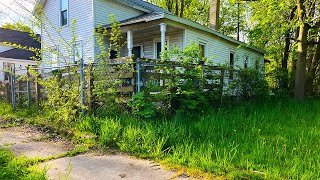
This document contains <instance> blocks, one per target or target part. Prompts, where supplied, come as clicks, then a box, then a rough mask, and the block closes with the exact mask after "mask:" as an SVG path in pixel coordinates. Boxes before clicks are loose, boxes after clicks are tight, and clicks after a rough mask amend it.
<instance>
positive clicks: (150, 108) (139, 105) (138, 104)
mask: <svg viewBox="0 0 320 180" xmlns="http://www.w3.org/2000/svg"><path fill="white" fill-rule="evenodd" d="M128 106H129V107H131V110H132V113H133V114H135V115H138V116H140V117H143V118H151V117H154V116H155V115H156V111H155V108H156V103H155V102H152V100H151V98H150V97H148V96H145V94H144V92H141V93H137V94H135V95H133V97H132V99H131V101H130V102H129V103H128Z"/></svg>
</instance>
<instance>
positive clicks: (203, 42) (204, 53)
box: [198, 38, 208, 61]
mask: <svg viewBox="0 0 320 180" xmlns="http://www.w3.org/2000/svg"><path fill="white" fill-rule="evenodd" d="M198 45H199V48H200V45H201V46H204V51H203V55H204V56H203V58H208V41H206V40H204V39H200V38H199V39H198ZM200 61H202V59H200Z"/></svg>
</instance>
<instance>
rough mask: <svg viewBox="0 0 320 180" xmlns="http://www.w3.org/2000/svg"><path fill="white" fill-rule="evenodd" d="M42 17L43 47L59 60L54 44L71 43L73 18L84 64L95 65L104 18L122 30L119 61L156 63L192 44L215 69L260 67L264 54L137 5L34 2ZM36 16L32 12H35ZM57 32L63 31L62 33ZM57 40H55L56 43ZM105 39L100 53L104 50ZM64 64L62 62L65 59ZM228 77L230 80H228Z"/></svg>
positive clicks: (96, 0) (114, 0)
mask: <svg viewBox="0 0 320 180" xmlns="http://www.w3.org/2000/svg"><path fill="white" fill-rule="evenodd" d="M38 2H39V4H40V5H41V6H42V7H43V12H44V14H45V16H42V28H41V33H42V36H41V37H42V44H43V45H42V46H43V47H42V48H43V49H44V48H45V47H50V48H51V49H56V50H58V52H59V53H58V54H60V55H62V56H63V54H66V53H68V52H70V50H67V49H66V48H65V47H64V46H63V44H61V43H59V42H71V40H72V33H73V31H72V26H71V24H72V23H71V22H72V21H73V20H74V19H76V23H75V24H76V30H75V33H76V34H77V37H78V40H77V42H75V43H74V45H73V48H74V51H73V52H81V57H83V59H84V61H85V62H90V61H94V59H95V57H96V56H97V55H98V54H99V46H98V45H97V42H96V40H95V38H94V30H95V29H96V28H97V27H100V26H103V27H104V28H110V25H109V24H110V22H109V16H108V15H109V14H113V15H115V17H116V18H117V19H118V21H120V23H121V31H122V33H123V37H125V40H123V42H127V45H126V47H124V48H122V49H121V51H120V52H113V53H112V54H115V53H121V54H120V55H121V56H131V55H135V56H136V57H142V58H148V59H158V58H159V54H160V52H161V51H163V50H164V49H165V44H167V45H168V47H169V48H170V47H172V46H178V47H180V48H181V49H183V48H184V47H186V46H187V45H188V44H189V43H191V42H196V43H198V44H199V46H200V48H201V49H202V50H203V56H205V57H207V58H209V59H212V61H213V62H214V63H216V64H223V65H225V64H227V65H230V66H234V67H235V66H240V67H244V68H245V67H249V66H252V67H258V66H263V65H264V51H262V50H259V49H257V48H254V47H251V46H247V45H246V44H245V43H243V42H240V41H237V40H235V39H233V38H230V37H228V36H225V35H223V34H221V33H219V32H217V31H215V30H213V29H210V28H208V27H205V26H202V25H200V24H198V23H195V22H192V21H190V20H187V19H183V18H180V17H177V16H175V15H172V14H171V13H170V12H168V11H166V10H164V9H162V8H160V7H157V6H155V5H153V4H150V3H147V2H145V1H142V0H39V1H38ZM35 10H36V11H37V9H35ZM61 29H62V30H61ZM59 39H60V40H59ZM108 44H109V42H108V40H105V48H106V49H107V48H108ZM46 57H47V58H45V59H46V60H47V61H50V60H51V61H52V63H51V64H54V65H57V64H59V63H63V62H66V61H75V57H74V56H73V55H72V54H71V56H69V57H67V58H66V57H60V56H59V55H54V54H51V55H48V56H46ZM66 59H67V60H66ZM230 78H232V77H231V76H230Z"/></svg>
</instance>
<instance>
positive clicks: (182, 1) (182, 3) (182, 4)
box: [180, 0, 184, 17]
mask: <svg viewBox="0 0 320 180" xmlns="http://www.w3.org/2000/svg"><path fill="white" fill-rule="evenodd" d="M183 15H184V0H181V7H180V17H183Z"/></svg>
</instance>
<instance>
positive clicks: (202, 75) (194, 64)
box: [129, 43, 219, 118]
mask: <svg viewBox="0 0 320 180" xmlns="http://www.w3.org/2000/svg"><path fill="white" fill-rule="evenodd" d="M161 59H162V60H161V61H159V62H156V64H154V66H153V69H152V74H150V77H145V85H144V88H143V89H142V91H143V92H142V93H139V94H137V95H135V96H134V97H133V99H132V100H131V103H130V104H129V106H130V107H132V109H133V113H134V114H137V115H140V116H143V117H145V118H146V117H149V118H150V117H154V116H158V117H159V115H160V116H161V115H162V116H167V115H168V113H171V111H178V110H182V111H185V110H199V111H201V109H202V108H201V107H202V106H205V105H207V104H208V103H209V102H210V101H213V100H216V98H217V97H218V92H215V91H213V90H209V91H208V92H204V89H205V85H206V84H208V80H209V79H210V80H211V81H215V80H218V78H219V76H218V75H217V74H216V72H214V69H215V67H213V66H212V61H211V60H210V59H206V58H203V57H201V51H200V49H199V45H198V44H197V43H190V44H189V45H188V46H187V47H186V48H185V49H184V50H181V49H179V48H178V47H173V48H171V49H170V50H166V51H164V52H163V53H162V54H161ZM151 62H152V61H151ZM143 63H148V61H146V62H143ZM204 64H205V65H204ZM149 71H150V70H149ZM206 77H210V78H208V79H207V78H206Z"/></svg>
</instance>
